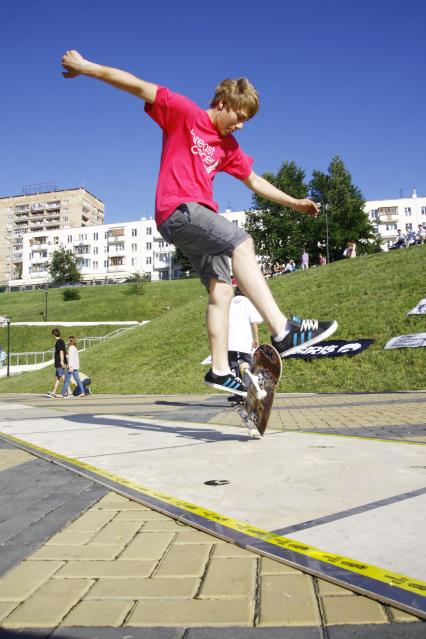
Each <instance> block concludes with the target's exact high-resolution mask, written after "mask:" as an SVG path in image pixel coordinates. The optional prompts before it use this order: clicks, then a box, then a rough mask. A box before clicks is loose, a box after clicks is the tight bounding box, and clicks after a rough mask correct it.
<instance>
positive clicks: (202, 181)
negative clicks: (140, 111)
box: [145, 87, 253, 226]
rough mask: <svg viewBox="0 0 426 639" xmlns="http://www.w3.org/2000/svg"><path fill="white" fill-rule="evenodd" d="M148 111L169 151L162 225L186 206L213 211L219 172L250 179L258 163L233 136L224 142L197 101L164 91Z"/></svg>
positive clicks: (159, 209)
mask: <svg viewBox="0 0 426 639" xmlns="http://www.w3.org/2000/svg"><path fill="white" fill-rule="evenodd" d="M145 111H146V112H147V113H148V115H149V116H150V117H151V118H152V119H153V120H155V122H157V124H159V125H160V127H161V128H162V129H163V149H162V153H161V163H160V174H159V177H158V184H157V192H156V196H155V221H156V222H157V225H158V226H159V225H160V224H162V223H163V222H164V221H165V220H167V218H168V217H169V216H170V215H171V214H172V213H173V211H175V209H176V208H177V207H178V206H179V204H182V203H183V202H199V203H200V204H203V205H204V206H207V207H209V208H210V209H212V210H213V211H217V210H218V205H217V203H216V202H215V201H214V200H213V179H214V176H215V175H216V173H219V171H225V172H226V173H229V174H230V175H233V176H234V177H236V178H238V179H239V180H245V179H246V178H248V176H249V175H250V173H251V170H252V169H251V167H252V164H253V160H252V158H251V157H249V156H248V155H246V154H245V153H244V152H243V151H242V149H241V148H240V146H239V145H238V142H237V141H236V139H235V138H234V136H233V135H227V136H225V137H222V136H221V135H219V133H218V131H217V130H216V128H215V127H214V125H213V123H212V121H211V120H210V117H209V116H208V114H207V112H206V111H204V110H203V109H200V107H199V106H197V105H196V104H194V102H192V101H191V100H189V99H188V98H186V97H184V96H183V95H179V94H178V93H173V92H172V91H169V90H168V89H166V88H165V87H158V90H157V96H156V98H155V102H154V103H153V104H150V103H148V102H146V103H145Z"/></svg>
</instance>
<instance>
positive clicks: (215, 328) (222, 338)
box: [206, 279, 233, 371]
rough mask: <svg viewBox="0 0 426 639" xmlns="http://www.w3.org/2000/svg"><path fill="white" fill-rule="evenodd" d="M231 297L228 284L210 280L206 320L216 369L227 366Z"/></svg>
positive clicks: (223, 368)
mask: <svg viewBox="0 0 426 639" xmlns="http://www.w3.org/2000/svg"><path fill="white" fill-rule="evenodd" d="M232 297H233V290H232V286H231V285H230V284H227V283H226V282H220V281H219V280H215V279H214V280H210V287H209V303H208V306H207V315H206V322H207V332H208V336H209V344H210V352H211V354H212V368H214V369H215V370H218V371H219V370H222V371H223V370H227V369H228V368H229V362H228V326H229V306H230V304H231V300H232Z"/></svg>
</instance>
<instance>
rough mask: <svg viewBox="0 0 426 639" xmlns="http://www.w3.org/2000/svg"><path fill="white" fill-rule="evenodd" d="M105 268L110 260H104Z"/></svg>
mask: <svg viewBox="0 0 426 639" xmlns="http://www.w3.org/2000/svg"><path fill="white" fill-rule="evenodd" d="M104 268H108V260H104Z"/></svg>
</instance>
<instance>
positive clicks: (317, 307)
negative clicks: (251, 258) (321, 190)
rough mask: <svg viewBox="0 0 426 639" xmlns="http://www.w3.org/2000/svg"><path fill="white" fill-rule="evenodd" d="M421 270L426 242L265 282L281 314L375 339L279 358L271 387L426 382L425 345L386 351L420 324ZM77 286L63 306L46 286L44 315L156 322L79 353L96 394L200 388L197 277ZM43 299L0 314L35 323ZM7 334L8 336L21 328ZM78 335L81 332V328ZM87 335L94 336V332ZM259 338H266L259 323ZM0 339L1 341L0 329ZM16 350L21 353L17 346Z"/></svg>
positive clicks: (8, 383)
mask: <svg viewBox="0 0 426 639" xmlns="http://www.w3.org/2000/svg"><path fill="white" fill-rule="evenodd" d="M425 266H426V246H419V247H413V248H410V249H403V250H399V251H392V252H390V253H380V254H377V255H371V256H366V257H360V258H357V259H356V260H344V261H343V260H342V261H339V262H336V263H333V264H329V265H327V266H324V267H321V268H316V269H309V270H308V271H301V272H298V273H295V274H292V275H285V276H282V277H279V278H276V279H273V280H270V281H269V282H270V286H271V289H272V291H273V293H274V295H275V297H276V299H277V301H278V303H279V305H280V307H281V308H282V309H283V310H284V312H286V313H297V314H299V315H302V316H304V317H319V318H324V319H326V318H335V319H337V321H338V322H339V329H338V332H337V333H336V335H335V336H336V338H342V339H355V338H361V337H364V338H373V339H375V340H376V341H375V344H374V345H373V346H371V347H370V348H369V349H368V350H367V351H365V352H364V353H362V354H361V355H359V356H356V357H353V358H348V357H343V358H336V359H324V360H314V361H300V360H286V361H284V374H283V378H282V380H281V382H280V385H279V388H278V390H279V391H281V392H286V391H287V392H290V391H292V392H296V391H297V392H344V391H355V392H361V391H384V390H409V389H412V390H414V389H422V388H424V382H425V373H426V368H425V363H424V362H425V352H424V349H421V348H419V349H405V350H398V351H384V350H383V346H384V344H385V343H386V342H387V341H388V340H389V339H390V338H391V337H393V336H395V335H400V334H404V333H416V332H424V331H425V330H426V327H425V324H426V322H425V317H424V316H412V317H407V316H406V313H407V311H409V310H410V309H411V308H412V307H413V306H415V304H417V302H418V301H419V300H420V299H421V298H422V297H425V286H424V273H425ZM80 290H81V296H82V299H81V300H80V301H77V302H75V301H73V302H61V295H60V291H52V292H49V296H51V295H52V301H51V300H50V297H49V320H50V319H51V318H52V319H53V318H56V319H57V320H59V319H60V318H63V319H67V320H77V319H85V320H95V319H96V320H99V321H102V320H105V321H106V320H109V319H110V320H113V319H117V320H118V319H121V320H125V319H151V320H153V321H152V322H151V324H149V325H147V326H144V327H142V328H138V329H135V330H133V331H129V332H128V333H126V334H125V335H124V336H121V337H118V338H116V339H112V340H110V341H109V342H108V343H106V344H100V345H97V346H94V347H92V348H91V349H90V350H88V351H87V352H84V353H81V369H82V370H83V371H84V372H85V373H86V374H90V375H91V376H92V377H93V380H94V384H93V387H94V390H95V392H96V391H97V392H104V393H186V392H188V393H189V392H191V393H198V392H206V391H207V387H206V386H205V385H204V384H203V383H202V380H203V374H204V372H205V369H204V368H203V367H202V366H200V362H201V360H202V359H204V357H206V355H207V354H208V347H207V338H206V330H205V326H204V315H205V306H206V300H207V298H206V295H205V293H204V291H203V288H202V287H201V285H200V284H199V283H198V282H197V281H194V280H190V281H179V282H171V283H169V282H161V283H151V284H149V285H147V287H146V292H145V294H144V295H143V296H142V297H137V296H131V295H128V294H127V293H126V287H125V286H122V287H119V286H110V287H102V288H87V289H80ZM55 293H56V294H57V299H56V298H55ZM43 295H44V293H43V292H30V293H20V294H18V293H14V294H11V295H6V294H3V295H2V296H1V297H0V313H6V314H7V313H10V315H11V316H12V318H13V319H14V320H15V321H20V320H23V319H28V320H30V319H37V317H36V315H37V312H39V309H41V310H43V305H42V304H43ZM36 296H38V297H36ZM4 300H7V304H8V305H9V306H7V305H6V304H4ZM50 304H52V306H50ZM166 307H170V309H169V310H166ZM36 309H37V310H36ZM13 330H14V333H15V332H16V331H17V330H18V329H13ZM21 330H22V329H21ZM33 330H36V329H28V328H27V329H25V330H24V331H23V333H22V335H20V336H19V337H18V336H16V337H14V341H15V339H16V341H18V342H19V341H22V342H23V343H27V344H31V343H33V337H31V333H32V331H33ZM37 330H38V329H37ZM67 330H68V329H65V331H67ZM109 330H110V329H107V330H104V331H103V332H109ZM78 331H79V332H78V336H80V337H81V336H82V335H83V329H81V330H80V329H78ZM47 333H48V334H47V336H46V329H43V336H42V335H41V334H40V333H37V335H36V339H37V340H38V343H40V344H41V342H43V340H47V347H46V348H49V347H50V345H51V342H50V337H49V333H50V330H48V331H47ZM84 334H88V332H87V331H84ZM91 334H99V329H97V332H96V331H93V330H92V331H91ZM261 337H262V339H263V340H264V341H265V340H269V337H268V334H267V331H266V329H265V327H263V326H262V328H261ZM0 343H5V334H4V331H3V334H0ZM43 344H44V342H43ZM44 347H45V346H42V347H41V348H40V350H42V348H44ZM13 350H24V349H18V348H16V346H14V347H13ZM37 350H38V348H37ZM52 373H53V369H52V368H48V369H44V370H42V371H39V372H36V373H25V374H23V375H19V376H17V377H14V378H10V379H9V380H6V379H2V380H0V392H43V391H45V390H47V389H48V388H50V386H51V385H52Z"/></svg>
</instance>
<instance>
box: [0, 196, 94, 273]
mask: <svg viewBox="0 0 426 639" xmlns="http://www.w3.org/2000/svg"><path fill="white" fill-rule="evenodd" d="M104 209H105V207H104V203H103V202H102V200H100V199H99V198H97V197H96V196H94V195H92V194H91V193H90V192H89V191H87V190H86V189H84V188H76V189H65V190H43V189H42V188H41V189H40V192H37V193H25V194H23V195H12V196H9V197H2V198H0V284H2V283H6V282H8V281H10V280H16V279H20V278H21V275H22V274H23V249H24V238H25V237H26V236H27V235H28V234H31V233H50V234H51V233H52V232H54V231H59V230H60V229H63V228H66V227H87V226H92V225H95V224H97V225H99V224H102V223H103V221H104Z"/></svg>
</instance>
